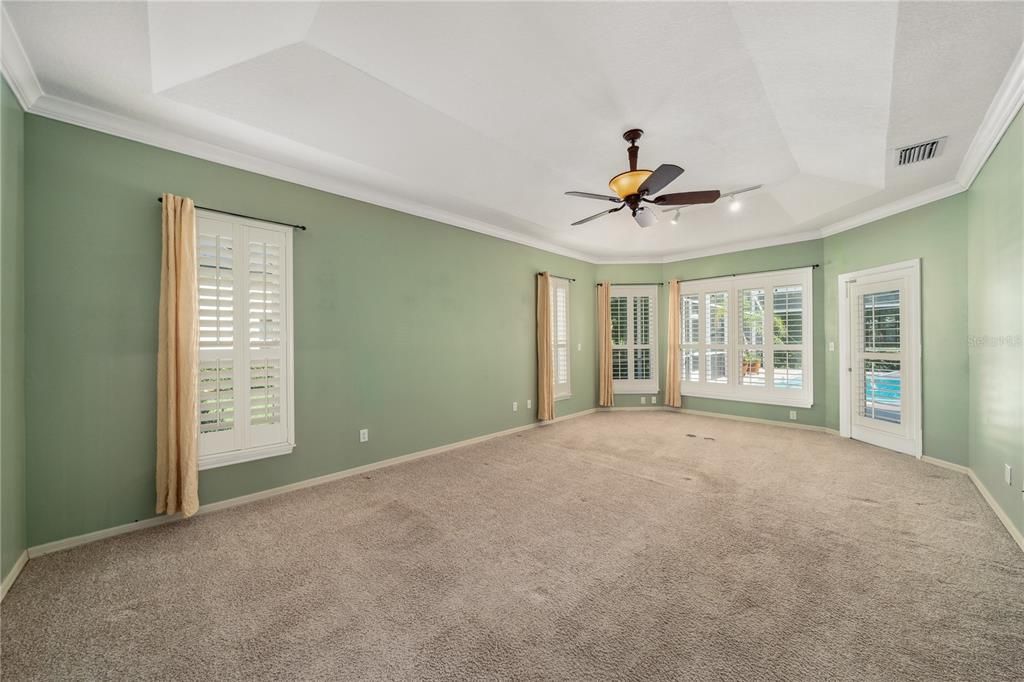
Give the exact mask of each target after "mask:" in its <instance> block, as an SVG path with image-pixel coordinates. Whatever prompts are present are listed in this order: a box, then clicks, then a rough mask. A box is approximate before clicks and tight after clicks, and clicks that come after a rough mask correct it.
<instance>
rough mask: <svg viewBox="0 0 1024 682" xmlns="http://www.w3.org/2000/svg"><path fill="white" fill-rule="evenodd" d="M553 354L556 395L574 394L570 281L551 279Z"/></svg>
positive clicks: (562, 396)
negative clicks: (570, 326) (570, 329)
mask: <svg viewBox="0 0 1024 682" xmlns="http://www.w3.org/2000/svg"><path fill="white" fill-rule="evenodd" d="M551 355H552V358H551V360H552V364H551V367H552V370H553V373H554V377H555V397H556V398H564V397H566V396H569V395H571V394H572V388H571V386H570V381H569V379H570V371H569V282H568V280H564V279H561V278H552V279H551Z"/></svg>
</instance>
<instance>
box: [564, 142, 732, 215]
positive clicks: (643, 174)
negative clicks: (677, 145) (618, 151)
mask: <svg viewBox="0 0 1024 682" xmlns="http://www.w3.org/2000/svg"><path fill="white" fill-rule="evenodd" d="M643 134H644V131H642V130H640V129H639V128H632V129H630V130H627V131H626V132H625V133H623V134H622V139H624V140H626V142H629V148H628V149H627V150H626V152H627V154H628V156H629V170H628V171H625V172H623V173H619V174H618V175H616V176H615V177H613V178H612V179H611V180H610V181H609V182H608V188H609V189H611V191H613V192H615V194H616V196H607V195H604V194H592V193H590V192H566V194H567V195H569V196H574V197H581V198H584V199H598V200H600V201H610V202H612V203H614V204H618V206H616V207H615V208H610V209H608V210H605V211H601V212H600V213H596V214H594V215H592V216H588V217H586V218H583V219H582V220H577V221H576V222H574V223H573V225H574V226H575V225H582V224H584V223H589V222H590V221H591V220H596V219H598V218H600V217H601V216H605V215H608V214H609V213H615V212H616V211H621V210H622V209H624V208H629V211H630V213H632V214H633V219H634V220H636V222H637V224H638V225H639V226H640V227H649V226H650V225H653V224H654V223H656V222H657V221H658V217H657V215H655V213H654V211H653V210H650V209H648V208H647V207H646V206H643V205H642V204H644V203H648V204H655V205H658V206H691V205H693V204H713V203H715V202H716V201H718V199H719V197H721V196H722V194H721V192H719V191H718V190H717V189H713V190H704V191H700V192H678V193H676V194H662V195H660V196H656V197H652V195H654V194H657V193H658V192H660V191H661V190H663V189H665V188H666V187H668V185H669V184H671V183H672V182H673V181H674V180H675V179H676V178H678V177H679V176H680V175H682V174H683V169H682V168H680V167H679V166H675V165H673V164H670V163H665V164H662V165H660V166H658V167H657V168H656V169H655V170H653V171H649V170H644V169H638V168H637V167H636V166H637V157H638V156H639V152H640V147H638V146H637V144H636V141H637V140H639V139H640V138H641V137H642V136H643ZM672 222H673V223H675V222H676V220H675V219H673V221H672Z"/></svg>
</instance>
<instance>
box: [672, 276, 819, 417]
mask: <svg viewBox="0 0 1024 682" xmlns="http://www.w3.org/2000/svg"><path fill="white" fill-rule="evenodd" d="M680 287H681V289H680V296H679V320H680V327H681V328H680V334H679V340H680V347H679V353H680V356H679V357H680V372H681V377H680V379H681V381H680V386H681V393H682V394H683V395H689V396H699V397H704V398H723V399H727V400H742V401H748V402H760V403H768V404H777V405H792V406H794V407H810V406H811V404H812V402H813V400H814V388H813V384H812V382H811V367H812V364H811V361H812V358H811V339H810V329H811V269H810V268H802V269H799V270H786V271H780V272H768V273H760V274H756V275H744V276H739V277H722V278H716V279H708V280H700V281H692V282H682V283H681V284H680Z"/></svg>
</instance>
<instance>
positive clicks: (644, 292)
mask: <svg viewBox="0 0 1024 682" xmlns="http://www.w3.org/2000/svg"><path fill="white" fill-rule="evenodd" d="M657 312H658V292H657V287H653V286H647V285H618V286H614V287H612V291H611V317H612V379H613V380H614V381H615V392H616V393H657V392H658V360H657V353H658V322H657Z"/></svg>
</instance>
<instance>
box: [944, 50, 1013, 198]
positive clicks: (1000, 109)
mask: <svg viewBox="0 0 1024 682" xmlns="http://www.w3.org/2000/svg"><path fill="white" fill-rule="evenodd" d="M1022 104H1024V46H1021V49H1020V51H1019V52H1017V57H1016V58H1015V59H1014V60H1013V64H1012V65H1010V70H1009V71H1008V72H1007V73H1006V77H1005V78H1003V82H1002V84H1001V85H1000V86H999V90H997V91H996V96H995V97H994V98H993V99H992V104H990V105H989V107H988V111H987V112H985V118H983V119H982V121H981V125H980V126H979V127H978V132H977V133H975V134H974V139H973V140H971V145H970V147H968V148H967V153H966V154H964V158H963V161H961V162H960V170H958V171H957V174H956V180H957V182H959V183H960V184H961V185H962V186H963V187H965V188H969V187H970V186H971V185H972V184H974V179H975V178H976V177H978V173H980V172H981V169H982V167H983V166H984V165H985V162H986V161H988V157H989V156H991V155H992V152H993V151H994V150H995V148H996V145H997V144H999V141H1000V140H1001V139H1003V135H1004V134H1005V133H1006V129H1007V128H1009V127H1010V124H1011V123H1013V119H1014V118H1015V117H1016V116H1017V112H1018V111H1020V109H1021V105H1022Z"/></svg>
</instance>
